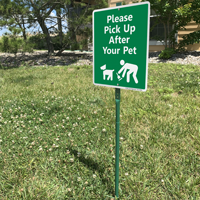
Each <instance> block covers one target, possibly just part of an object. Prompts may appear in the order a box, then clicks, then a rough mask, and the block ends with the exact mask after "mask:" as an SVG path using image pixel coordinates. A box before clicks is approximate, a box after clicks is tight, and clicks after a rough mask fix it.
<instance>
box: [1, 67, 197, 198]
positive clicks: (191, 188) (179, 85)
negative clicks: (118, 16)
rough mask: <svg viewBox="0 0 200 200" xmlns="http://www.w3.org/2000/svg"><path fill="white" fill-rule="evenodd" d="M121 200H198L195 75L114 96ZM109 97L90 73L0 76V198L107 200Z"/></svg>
mask: <svg viewBox="0 0 200 200" xmlns="http://www.w3.org/2000/svg"><path fill="white" fill-rule="evenodd" d="M120 109H121V110H120V112H121V113H120V114H121V118H120V120H121V121H120V123H121V124H120V172H119V173H120V179H119V181H120V187H119V196H120V197H121V199H130V200H132V199H137V200H139V199H141V200H142V199H145V200H146V199H152V200H155V199H158V200H160V199H191V200H192V199H199V198H200V175H199V173H200V149H199V145H200V70H199V66H193V65H172V64H150V65H149V75H148V89H147V91H146V92H138V91H131V90H121V105H120ZM114 156H115V99H114V89H113V88H106V87H100V86H94V85H93V81H92V66H83V67H75V66H68V67H67V66H66V67H49V68H46V67H35V68H34V67H29V68H27V67H21V68H19V69H16V68H15V69H8V70H0V199H1V200H5V199H7V200H11V199H27V200H32V199H35V200H40V199H41V200H44V199H45V200H50V199H51V200H54V199H56V200H58V199H70V200H71V199H80V200H82V199H88V200H90V199H113V198H112V197H114V183H115V158H114Z"/></svg>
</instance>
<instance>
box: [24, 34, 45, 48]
mask: <svg viewBox="0 0 200 200" xmlns="http://www.w3.org/2000/svg"><path fill="white" fill-rule="evenodd" d="M28 41H29V42H30V43H32V44H34V48H35V49H38V50H43V49H47V44H46V40H45V37H44V35H43V34H38V35H33V36H30V37H29V39H28Z"/></svg>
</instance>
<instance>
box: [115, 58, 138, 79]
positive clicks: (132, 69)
mask: <svg viewBox="0 0 200 200" xmlns="http://www.w3.org/2000/svg"><path fill="white" fill-rule="evenodd" d="M120 64H121V65H122V66H123V67H122V68H121V69H120V70H119V71H118V73H117V78H118V79H119V80H121V79H122V78H124V76H125V74H126V71H127V70H129V71H128V72H127V76H126V81H127V83H129V82H130V76H131V73H133V79H134V81H135V83H138V79H137V77H136V75H137V71H138V66H137V65H134V64H131V63H126V64H125V61H124V60H121V61H120ZM123 70H124V71H123ZM122 71H123V74H122V78H121V77H120V76H119V74H120V73H121V72H122Z"/></svg>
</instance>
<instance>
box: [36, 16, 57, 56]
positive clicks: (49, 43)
mask: <svg viewBox="0 0 200 200" xmlns="http://www.w3.org/2000/svg"><path fill="white" fill-rule="evenodd" d="M38 22H39V24H40V27H41V28H42V31H43V33H44V34H45V39H46V42H47V48H48V55H50V56H51V55H52V54H54V47H53V43H52V41H51V37H50V35H49V31H48V29H47V27H46V25H45V22H44V19H42V18H41V17H38Z"/></svg>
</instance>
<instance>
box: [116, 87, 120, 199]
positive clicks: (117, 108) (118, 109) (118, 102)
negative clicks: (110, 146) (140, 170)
mask: <svg viewBox="0 0 200 200" xmlns="http://www.w3.org/2000/svg"><path fill="white" fill-rule="evenodd" d="M115 102H116V147H115V196H116V197H117V198H118V197H119V193H118V191H119V125H120V89H118V88H116V89H115Z"/></svg>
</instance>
